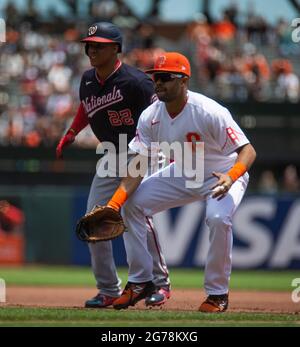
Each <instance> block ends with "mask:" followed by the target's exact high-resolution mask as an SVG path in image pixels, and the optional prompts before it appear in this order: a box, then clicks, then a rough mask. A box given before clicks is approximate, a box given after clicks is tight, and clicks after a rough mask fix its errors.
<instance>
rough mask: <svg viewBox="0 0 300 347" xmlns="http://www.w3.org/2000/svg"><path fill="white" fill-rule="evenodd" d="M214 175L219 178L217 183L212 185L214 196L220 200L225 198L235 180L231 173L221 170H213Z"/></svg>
mask: <svg viewBox="0 0 300 347" xmlns="http://www.w3.org/2000/svg"><path fill="white" fill-rule="evenodd" d="M212 175H213V176H214V177H216V178H218V181H217V183H216V184H215V185H214V186H212V187H211V190H212V198H214V199H215V198H218V199H217V200H218V201H219V200H221V199H223V198H224V197H225V195H226V194H227V193H228V191H229V189H230V188H231V186H232V184H233V181H232V178H231V177H230V176H229V175H227V174H223V173H221V172H213V173H212Z"/></svg>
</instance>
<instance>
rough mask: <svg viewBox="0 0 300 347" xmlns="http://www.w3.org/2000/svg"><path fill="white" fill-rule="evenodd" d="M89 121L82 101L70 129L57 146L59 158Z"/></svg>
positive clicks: (57, 156)
mask: <svg viewBox="0 0 300 347" xmlns="http://www.w3.org/2000/svg"><path fill="white" fill-rule="evenodd" d="M88 123H89V121H88V117H87V115H86V113H85V111H84V107H83V105H82V103H80V105H79V107H78V110H77V113H76V116H75V117H74V119H73V122H72V124H71V126H70V128H69V129H68V131H67V132H66V134H65V135H64V136H63V137H62V138H61V140H60V141H59V144H58V145H57V147H56V158H57V159H60V158H62V155H63V149H64V148H65V147H66V146H69V145H70V144H71V143H73V142H74V141H75V137H76V135H77V134H78V133H80V131H81V130H82V129H84V128H85V127H86V126H87V125H88Z"/></svg>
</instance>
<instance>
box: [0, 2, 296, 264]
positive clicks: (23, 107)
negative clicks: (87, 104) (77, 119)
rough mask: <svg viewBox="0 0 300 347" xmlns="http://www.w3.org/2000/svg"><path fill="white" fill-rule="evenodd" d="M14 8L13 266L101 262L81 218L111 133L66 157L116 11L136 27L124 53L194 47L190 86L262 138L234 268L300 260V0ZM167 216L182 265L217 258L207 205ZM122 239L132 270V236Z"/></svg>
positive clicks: (10, 108)
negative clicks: (100, 36)
mask: <svg viewBox="0 0 300 347" xmlns="http://www.w3.org/2000/svg"><path fill="white" fill-rule="evenodd" d="M0 17H1V18H3V19H4V20H5V23H6V42H3V43H0V200H2V203H1V205H0V206H2V210H1V207H0V210H1V211H2V212H0V264H8V263H11V264H13V263H14V264H20V263H47V264H76V265H87V264H89V255H88V251H87V247H86V245H84V244H82V243H80V242H79V241H78V240H76V238H75V236H74V225H75V223H76V220H77V219H78V218H79V216H80V215H81V214H83V213H84V211H85V203H86V199H87V194H88V190H89V185H90V182H91V180H92V177H93V175H94V172H95V167H96V163H97V160H98V158H97V155H96V153H95V148H96V146H97V140H96V139H95V137H94V136H93V134H92V133H91V131H90V129H89V128H87V129H86V130H84V131H83V132H82V133H81V134H80V135H79V136H78V138H77V140H76V143H75V144H74V145H73V146H72V147H71V148H70V149H67V150H66V154H65V158H64V160H63V161H56V160H55V147H56V144H57V143H58V141H59V139H60V137H61V135H62V133H63V132H64V131H65V130H66V129H67V128H68V126H69V125H70V123H71V120H72V118H73V117H74V114H75V113H74V112H75V110H77V106H78V103H79V98H78V87H79V82H80V78H81V74H82V73H83V71H84V70H85V69H88V68H89V62H88V59H87V57H86V56H85V54H84V48H83V47H82V45H81V44H80V43H79V39H80V38H81V37H82V36H83V35H84V33H85V32H86V30H87V28H88V26H89V24H91V23H93V22H95V21H101V20H106V21H112V22H114V23H115V24H117V25H119V26H120V27H121V28H122V30H123V32H124V37H125V45H124V46H125V48H124V53H123V54H122V60H123V61H124V62H127V63H129V64H132V65H135V66H137V67H139V68H140V69H142V70H144V69H146V68H148V67H150V66H152V63H153V60H154V59H155V57H156V56H157V54H159V53H160V52H161V51H162V50H167V51H170V50H176V51H180V52H182V53H184V54H186V55H187V56H188V57H189V58H190V59H191V62H192V71H193V77H192V80H191V84H190V89H191V90H194V91H198V92H201V93H203V94H205V95H207V96H210V97H212V98H214V99H216V100H218V101H219V102H220V103H221V104H223V105H225V106H227V107H228V108H229V109H230V110H231V111H232V113H233V115H234V117H235V118H236V119H237V121H238V123H239V124H240V125H241V126H242V127H243V128H244V130H245V132H246V133H247V135H248V137H249V138H250V140H251V141H252V142H253V144H254V146H255V148H256V150H257V153H258V158H257V161H256V164H255V165H254V167H253V169H252V170H251V173H250V174H251V182H250V186H249V190H248V193H247V196H246V197H245V199H244V201H243V203H242V205H241V207H240V209H239V210H238V212H237V214H236V217H235V224H234V235H235V240H234V256H233V259H234V267H236V268H246V269H248V268H280V269H286V268H300V223H299V215H300V195H299V189H300V179H299V167H300V84H299V78H300V59H299V57H300V42H298V43H297V42H294V41H295V40H294V41H293V40H292V38H293V37H294V38H295V37H296V38H298V37H299V39H300V33H299V35H298V34H297V31H295V30H297V29H296V28H295V27H293V26H292V20H293V19H295V18H298V17H300V1H297V0H276V1H271V0H266V1H263V2H262V1H258V0H255V1H254V0H252V1H251V0H243V1H232V0H209V1H208V0H187V1H184V2H183V1H180V0H143V1H142V0H139V1H137V0H136V1H134V0H127V1H125V0H82V1H79V0H77V1H76V0H51V1H45V0H44V1H37V0H35V1H34V0H15V1H12V0H10V1H9V0H1V3H0ZM2 29H3V28H2ZM293 31H295V32H294V36H293ZM297 35H298V36H297ZM4 201H7V202H8V203H6V202H4ZM156 223H157V226H158V229H159V231H160V236H161V239H162V243H163V245H166V244H168V245H169V246H168V247H165V253H166V257H167V261H168V263H169V264H170V265H172V266H203V264H204V261H205V251H206V249H207V232H206V228H205V224H204V220H203V206H202V205H201V204H200V203H195V204H192V205H188V206H186V207H184V208H180V209H174V210H171V211H169V212H166V213H162V214H159V215H158V216H156ZM114 247H115V250H116V261H117V264H119V265H125V264H126V262H125V254H124V248H123V245H122V240H116V241H115V242H114ZM174 250H176V252H174Z"/></svg>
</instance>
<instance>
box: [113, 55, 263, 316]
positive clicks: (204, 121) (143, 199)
mask: <svg viewBox="0 0 300 347" xmlns="http://www.w3.org/2000/svg"><path fill="white" fill-rule="evenodd" d="M146 72H147V73H151V74H152V75H153V79H154V81H155V86H156V93H157V96H158V99H159V100H157V101H156V102H154V103H153V104H152V105H150V106H149V107H148V108H146V109H145V110H144V111H143V113H142V115H141V117H140V119H139V122H138V126H137V133H136V137H135V138H134V139H133V140H132V141H131V142H130V144H129V147H130V148H131V149H132V150H133V151H134V152H136V153H139V154H140V155H144V154H145V149H147V150H149V153H150V155H154V152H155V151H153V143H156V144H157V143H162V142H167V143H169V144H172V143H175V142H177V143H178V142H179V143H180V144H181V145H182V147H183V146H184V144H186V143H190V144H191V148H192V151H193V153H194V159H196V160H201V158H203V162H201V170H202V172H203V173H202V175H200V176H199V177H200V180H199V179H198V181H197V179H196V176H197V175H196V176H195V177H192V178H191V177H189V178H187V176H186V175H185V174H183V175H181V176H180V175H177V174H176V172H178V170H177V168H178V165H179V163H180V164H182V161H180V160H178V161H177V159H176V156H175V157H174V158H173V157H172V156H171V157H170V158H169V159H171V164H170V165H168V166H167V167H165V168H163V169H162V170H160V171H158V172H157V173H154V174H153V175H151V176H149V177H147V178H146V179H144V180H143V181H142V177H135V178H134V177H127V178H124V179H123V180H122V183H121V185H120V187H119V188H118V189H117V191H116V192H115V194H114V196H113V197H112V199H111V200H110V202H109V203H108V205H109V206H111V207H113V208H116V209H119V208H120V207H121V206H122V205H124V206H123V209H122V211H123V217H124V221H125V224H127V226H128V229H129V232H127V233H125V235H124V240H125V247H126V253H127V261H128V265H129V274H128V283H127V285H126V287H125V289H124V291H123V294H122V295H121V297H120V298H118V299H117V300H116V301H115V302H114V304H113V306H114V308H116V309H122V308H127V307H128V306H133V305H135V303H136V302H138V301H139V300H141V299H143V298H145V297H146V304H147V300H148V301H149V300H150V301H151V298H149V299H147V296H148V292H149V288H151V285H152V280H153V274H152V266H153V261H152V257H151V254H150V253H149V251H148V249H147V230H146V227H145V224H144V222H143V221H144V219H145V217H147V216H152V215H154V214H155V213H158V212H161V211H164V210H167V209H169V208H173V207H178V206H183V205H185V204H188V203H191V202H193V201H196V200H202V201H205V202H206V223H207V225H208V227H209V230H210V235H209V241H210V245H209V250H208V255H207V261H206V266H205V282H204V288H205V291H206V293H207V298H206V300H205V301H204V302H203V303H202V304H201V305H200V307H199V310H200V311H202V312H223V311H225V310H226V309H227V307H228V292H229V278H230V273H231V263H232V261H231V258H232V218H233V214H234V212H235V211H236V209H237V207H238V206H239V204H240V202H241V200H242V198H243V195H244V193H245V190H246V187H247V184H248V179H249V176H248V173H247V171H248V170H249V168H250V167H251V165H252V163H253V162H254V160H255V157H256V153H255V150H254V148H253V147H252V145H251V144H250V143H249V141H248V139H247V137H246V136H245V134H244V133H243V131H242V130H241V129H240V127H239V126H238V125H237V123H236V122H235V121H234V120H233V118H232V116H231V114H230V112H229V111H228V110H227V109H226V108H224V107H223V106H221V105H220V104H218V103H217V102H215V101H214V100H212V99H210V98H207V97H205V96H204V95H201V94H199V93H194V92H192V91H190V90H188V80H189V77H190V76H191V70H190V64H189V61H188V59H187V58H186V57H185V56H183V55H181V54H179V53H176V52H168V53H164V54H163V55H162V56H160V57H159V58H158V59H157V60H156V63H155V66H154V68H153V69H151V70H148V71H146ZM199 143H202V144H204V145H203V146H202V147H200V148H202V149H203V148H204V153H203V150H202V155H201V153H200V155H199V153H198V152H197V151H195V148H196V146H197V145H198V144H199ZM165 155H168V153H165ZM172 161H173V162H172ZM193 180H194V183H195V184H194V185H192V184H187V182H189V183H191V181H193ZM125 202H126V203H125ZM182 232H183V233H184V230H182ZM168 246H169V247H172V245H168ZM174 251H176V250H174ZM150 301H149V304H151V302H150Z"/></svg>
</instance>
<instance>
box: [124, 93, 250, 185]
mask: <svg viewBox="0 0 300 347" xmlns="http://www.w3.org/2000/svg"><path fill="white" fill-rule="evenodd" d="M164 141H165V142H168V143H169V144H171V143H174V142H176V141H177V142H180V143H181V144H182V145H183V144H184V143H186V142H192V143H195V141H197V142H198V141H201V142H204V180H206V179H208V178H209V177H211V173H212V171H217V172H227V171H228V170H229V169H230V168H231V167H232V166H233V164H234V163H235V161H236V158H237V153H236V152H235V151H236V149H238V148H239V147H241V146H243V145H245V144H247V143H249V141H248V139H247V137H246V136H245V134H244V133H243V131H242V130H241V129H240V127H239V126H238V124H237V123H236V122H235V121H234V120H233V118H232V116H231V114H230V112H229V111H228V110H227V109H226V108H225V107H223V106H221V105H220V104H218V103H217V102H215V101H214V100H212V99H210V98H208V97H206V96H204V95H201V94H199V93H195V92H191V91H188V99H187V103H186V105H185V106H184V108H183V110H182V111H181V112H180V113H179V114H178V115H177V116H176V117H175V118H171V117H170V115H169V114H168V111H167V109H166V106H165V103H164V102H161V101H159V100H157V101H156V102H154V103H153V104H152V105H150V106H149V107H148V108H147V109H145V110H144V111H143V113H142V114H141V116H140V118H139V122H138V126H137V133H136V136H135V138H134V139H133V140H132V141H131V142H130V144H129V147H130V149H131V150H133V151H135V152H138V153H142V154H143V153H145V147H146V148H147V149H150V148H151V143H153V142H158V143H161V142H164ZM165 154H167V153H165ZM171 159H172V158H171ZM175 161H176V159H175Z"/></svg>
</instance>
